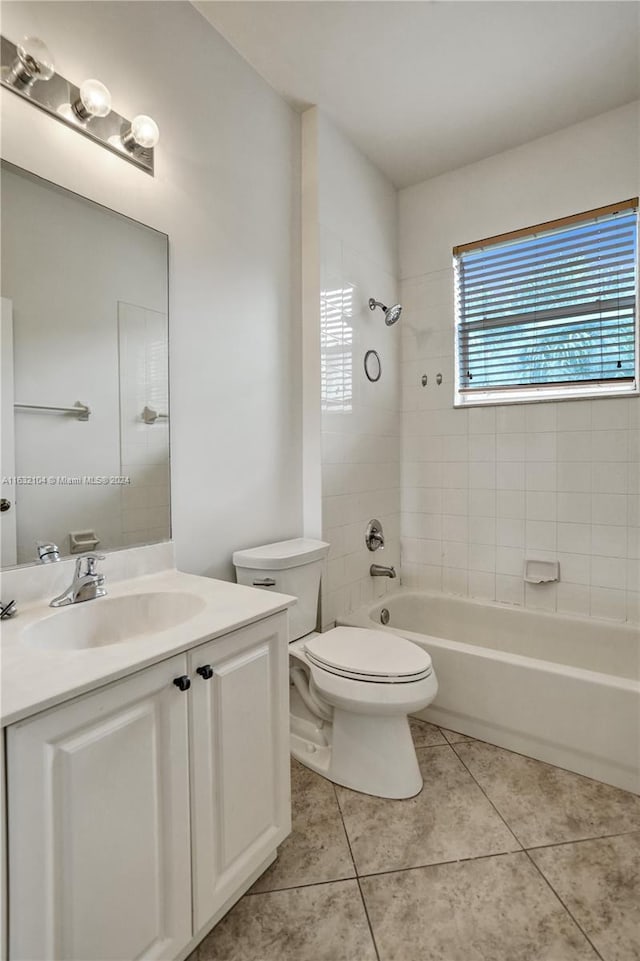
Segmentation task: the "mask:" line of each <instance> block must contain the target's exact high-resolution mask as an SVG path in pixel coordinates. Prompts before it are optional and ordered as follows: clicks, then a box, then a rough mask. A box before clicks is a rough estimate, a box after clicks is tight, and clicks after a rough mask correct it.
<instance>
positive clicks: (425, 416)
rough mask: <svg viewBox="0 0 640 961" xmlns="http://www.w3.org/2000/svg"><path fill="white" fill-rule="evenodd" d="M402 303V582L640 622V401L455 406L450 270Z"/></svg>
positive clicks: (406, 285) (409, 283)
mask: <svg viewBox="0 0 640 961" xmlns="http://www.w3.org/2000/svg"><path fill="white" fill-rule="evenodd" d="M401 296H402V300H403V303H404V304H405V313H404V315H403V321H405V320H406V322H405V323H404V324H403V331H402V338H403V339H402V351H403V354H402V390H403V401H402V408H403V414H402V418H403V425H402V518H401V543H402V573H403V585H404V586H405V587H413V588H424V589H428V590H436V591H443V592H445V593H450V594H462V595H468V596H471V597H477V598H482V599H486V600H490V601H498V602H500V603H504V604H515V605H524V606H525V607H529V608H538V609H543V610H547V611H558V612H559V613H565V614H577V615H581V616H591V617H598V618H607V619H613V620H618V621H624V620H628V621H632V622H635V623H637V622H638V621H639V620H640V398H638V397H632V398H620V399H618V398H616V399H607V400H579V401H561V402H558V403H538V404H512V405H509V406H496V407H475V408H469V409H466V410H460V409H453V390H454V382H453V377H454V367H453V364H454V361H453V346H454V343H453V338H454V333H453V322H452V318H453V274H452V271H451V270H450V269H447V270H439V271H434V272H432V273H430V274H425V275H423V276H421V277H418V278H412V279H409V280H405V281H404V282H403V284H402V289H401ZM438 373H440V374H442V384H441V385H440V386H438V384H437V381H436V375H437V374H438ZM424 374H426V375H427V385H426V387H423V386H422V384H421V378H422V376H423V375H424ZM525 558H536V559H541V560H558V561H559V562H560V581H559V583H551V584H540V585H537V584H525V583H524V580H523V567H524V561H525Z"/></svg>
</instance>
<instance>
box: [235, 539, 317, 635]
mask: <svg viewBox="0 0 640 961" xmlns="http://www.w3.org/2000/svg"><path fill="white" fill-rule="evenodd" d="M328 550H329V545H328V544H326V543H325V542H324V541H314V540H310V539H309V538H307V537H296V538H295V539H294V540H290V541H279V542H278V543H277V544H264V545H263V546H262V547H251V548H249V549H248V550H245V551H236V552H235V553H234V555H233V563H234V566H235V569H236V580H237V581H238V584H247V585H249V586H250V587H261V588H262V589H263V590H271V591H277V592H278V593H280V594H292V595H293V596H294V597H297V599H298V603H297V604H295V605H294V606H293V607H292V608H290V609H289V641H290V642H291V641H295V640H297V639H298V638H299V637H303V636H304V635H305V634H309V633H310V632H311V631H314V630H315V628H316V619H317V613H318V596H319V591H320V576H321V574H322V565H323V562H324V559H325V557H326V556H327V552H328ZM265 580H269V581H273V582H274V583H273V584H269V585H268V586H267V585H265V584H264V583H260V582H264V581H265Z"/></svg>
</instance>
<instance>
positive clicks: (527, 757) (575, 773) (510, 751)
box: [450, 734, 639, 797]
mask: <svg viewBox="0 0 640 961" xmlns="http://www.w3.org/2000/svg"><path fill="white" fill-rule="evenodd" d="M465 736H466V737H468V738H469V739H470V741H468V742H467V743H470V744H471V745H473V744H485V745H486V746H487V747H492V748H494V749H495V750H496V751H504V752H505V753H506V754H515V756H516V757H523V758H524V759H525V760H526V761H531V762H533V763H534V764H542V765H544V766H545V767H552V768H555V770H556V771H564V772H565V774H572V775H573V776H574V777H577V778H582V779H583V780H584V781H593V783H594V784H602V785H604V786H605V787H608V788H611V790H612V791H621V792H622V794H628V795H629V796H630V797H638V796H639V795H638V794H636V792H635V791H627V789H626V788H623V787H617V786H616V785H615V784H609V782H608V781H599V780H598V778H597V777H590V775H589V774H580V773H579V772H578V771H572V770H571V768H568V767H562V765H560V764H554V763H553V762H552V761H541V760H540V758H538V757H532V755H531V754H523V752H522V751H514V750H513V748H510V747H502V745H501V744H494V743H493V742H492V741H483V740H482V739H481V738H479V737H472V736H471V735H470V734H467V735H465ZM456 744H460V745H464V744H465V742H464V741H455V742H454V743H453V744H450V746H451V747H454V746H455V745H456ZM457 753H458V752H457V751H456V754H457ZM460 760H461V761H462V758H460ZM462 763H463V764H464V761H462ZM465 767H466V764H465ZM469 773H471V772H469ZM471 776H472V777H473V775H471ZM474 781H475V778H474Z"/></svg>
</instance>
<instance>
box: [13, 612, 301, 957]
mask: <svg viewBox="0 0 640 961" xmlns="http://www.w3.org/2000/svg"><path fill="white" fill-rule="evenodd" d="M198 669H200V673H197V671H198ZM186 677H188V678H189V680H190V682H191V683H190V687H188V688H187V689H185V690H181V689H180V686H177V685H176V684H175V683H174V681H175V680H176V679H178V680H180V679H181V678H186ZM181 686H182V687H183V688H186V682H185V681H184V680H183V681H182V684H181ZM7 797H8V824H9V961H23V959H34V961H107V959H108V961H132V959H136V961H147V959H149V961H151V959H154V961H156V959H157V961H161V959H162V961H171V959H174V958H177V957H180V958H181V957H184V955H185V953H186V952H187V949H189V950H190V948H191V947H192V946H193V945H191V944H190V942H192V940H193V938H194V937H195V936H197V935H200V936H202V935H203V934H204V933H206V931H207V930H208V928H210V927H211V926H212V924H213V923H214V922H215V921H217V920H218V919H219V917H220V916H221V915H222V914H223V913H224V912H225V911H226V910H228V908H229V907H230V906H231V904H232V903H233V902H234V901H235V900H236V899H237V897H239V895H240V894H241V893H243V891H244V890H245V889H246V887H247V886H248V885H249V884H250V883H251V882H252V881H253V879H254V877H255V876H256V875H257V873H259V872H260V871H261V870H263V869H264V867H265V866H266V864H267V863H268V862H269V860H271V859H273V857H274V856H275V853H276V847H277V845H278V844H279V843H280V842H281V841H282V840H283V839H284V838H285V837H286V835H287V834H288V833H289V830H290V797H289V748H288V687H287V615H286V613H279V614H275V615H272V616H270V617H266V618H264V619H263V620H260V621H257V622H256V623H253V624H250V625H249V626H247V627H244V628H242V629H240V630H237V631H234V632H233V633H230V634H226V635H224V636H223V637H220V638H217V639H216V640H214V641H211V642H208V643H206V644H203V645H200V646H198V647H195V648H193V649H191V650H189V651H187V652H185V653H183V654H179V655H176V656H173V657H170V658H168V659H167V660H164V661H161V662H160V663H158V664H155V665H153V666H151V667H148V668H145V669H144V670H141V671H138V672H137V673H135V674H132V675H130V676H128V677H126V678H124V679H123V680H120V681H116V682H114V683H112V684H109V685H107V686H105V687H102V688H100V689H98V690H96V691H94V692H92V693H89V694H85V695H82V696H80V697H76V698H74V699H72V700H69V701H66V702H65V703H63V704H61V705H59V706H58V707H54V708H51V709H50V710H47V711H43V712H42V713H40V714H36V715H35V716H32V717H30V718H28V719H26V720H24V721H20V722H18V723H15V724H12V725H11V726H10V727H9V728H8V729H7ZM194 943H195V942H194Z"/></svg>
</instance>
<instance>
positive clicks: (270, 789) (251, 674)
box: [189, 614, 291, 932]
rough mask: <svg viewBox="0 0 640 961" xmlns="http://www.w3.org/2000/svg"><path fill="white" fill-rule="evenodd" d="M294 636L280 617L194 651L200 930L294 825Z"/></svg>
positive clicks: (194, 779) (197, 926)
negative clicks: (202, 670) (291, 692)
mask: <svg viewBox="0 0 640 961" xmlns="http://www.w3.org/2000/svg"><path fill="white" fill-rule="evenodd" d="M287 641H288V639H287V617H286V614H278V615H275V616H274V617H270V618H267V619H265V620H263V621H260V622H259V623H257V624H252V625H250V626H249V627H246V628H243V629H242V630H240V631H236V632H235V633H233V634H230V635H229V636H228V637H225V638H222V639H218V640H216V641H214V642H213V643H211V644H204V645H202V646H201V647H198V648H197V649H196V650H195V651H192V652H191V654H190V670H189V673H190V674H191V676H192V677H193V687H192V692H191V693H192V698H191V707H192V715H191V749H192V755H191V757H192V785H193V793H192V821H193V833H192V838H193V865H194V875H193V878H194V921H195V931H196V932H197V931H198V930H199V929H200V928H201V927H202V926H203V925H204V924H206V923H207V921H209V920H210V919H211V918H212V917H213V916H214V915H215V914H216V913H217V912H219V911H220V909H221V908H222V907H223V905H225V902H227V901H228V900H229V899H230V898H231V897H233V896H235V895H236V894H240V893H241V891H242V885H243V883H244V884H246V881H247V879H248V878H249V876H250V875H251V873H252V872H253V871H255V870H256V869H257V868H258V867H259V866H260V864H261V863H262V862H263V861H264V860H265V859H266V858H267V857H268V856H269V855H270V854H272V853H273V852H275V849H276V847H277V845H278V844H280V842H281V841H283V840H284V838H285V837H286V836H287V835H288V834H289V831H290V830H291V798H290V785H289V681H288V649H287V648H288V642H287ZM207 665H210V666H211V667H212V669H213V675H212V676H211V677H208V678H206V677H201V676H198V674H197V669H198V668H202V667H206V666H207ZM208 673H209V672H208V671H205V674H208Z"/></svg>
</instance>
